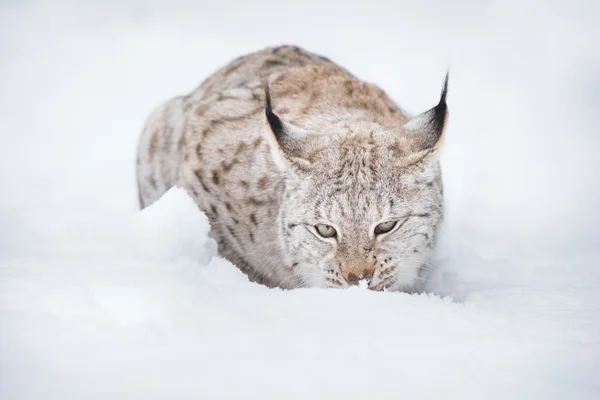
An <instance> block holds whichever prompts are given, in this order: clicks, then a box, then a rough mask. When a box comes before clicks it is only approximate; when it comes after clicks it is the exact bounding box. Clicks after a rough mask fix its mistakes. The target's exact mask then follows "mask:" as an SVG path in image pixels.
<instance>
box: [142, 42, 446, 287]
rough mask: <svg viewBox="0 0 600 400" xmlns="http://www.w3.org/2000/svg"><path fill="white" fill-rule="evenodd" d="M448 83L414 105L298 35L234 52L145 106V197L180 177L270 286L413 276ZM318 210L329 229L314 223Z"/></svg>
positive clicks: (432, 188)
mask: <svg viewBox="0 0 600 400" xmlns="http://www.w3.org/2000/svg"><path fill="white" fill-rule="evenodd" d="M446 84H447V80H446ZM446 89H447V86H446V85H445V86H444V91H443V95H442V98H441V100H440V102H439V104H438V105H437V106H436V107H434V108H432V109H431V110H429V111H427V112H425V113H423V114H420V115H418V116H416V117H414V118H409V117H408V116H407V115H406V113H404V112H403V111H402V110H401V109H400V108H399V107H398V106H397V105H396V104H395V103H394V102H393V101H392V100H391V99H390V98H389V97H388V96H387V95H386V94H385V93H384V92H383V91H382V90H381V89H379V88H378V87H377V86H375V85H372V84H369V83H365V82H363V81H361V80H359V79H357V78H355V77H354V76H353V75H351V74H350V73H349V72H348V71H346V70H345V69H343V68H341V67H340V66H338V65H336V64H334V63H333V62H331V61H330V60H329V59H327V58H325V57H322V56H319V55H316V54H313V53H310V52H307V51H305V50H302V49H300V48H298V47H295V46H281V47H276V48H270V49H266V50H263V51H260V52H256V53H253V54H249V55H246V56H244V57H240V58H238V59H236V60H234V61H232V62H231V63H229V64H228V65H226V66H225V67H223V68H222V69H220V70H219V71H217V72H216V73H215V74H213V75H212V76H211V77H209V78H208V79H207V80H206V81H204V82H203V83H202V84H201V85H200V86H199V87H198V88H197V89H196V90H194V91H193V92H192V93H191V94H189V95H187V96H182V97H177V98H174V99H172V100H170V101H168V102H166V103H165V104H164V105H162V106H160V107H159V108H158V109H156V110H155V111H154V112H153V113H152V114H151V116H150V117H149V119H148V121H147V123H146V125H145V128H144V130H143V133H142V135H141V138H140V141H139V151H138V165H137V176H138V187H139V194H140V203H141V206H142V207H146V206H148V205H150V204H152V203H153V202H154V201H156V200H157V199H159V198H160V196H162V194H163V193H165V192H166V191H167V190H168V189H169V188H170V187H172V186H179V187H183V188H185V189H186V190H187V191H188V192H189V193H190V195H191V196H192V197H193V199H194V200H195V201H196V203H197V204H198V206H199V207H200V209H201V210H202V211H204V212H205V213H206V214H207V215H208V217H209V220H210V222H211V235H212V236H213V237H214V238H215V240H216V241H217V243H218V245H219V253H220V254H221V255H222V256H224V257H225V258H227V259H228V260H230V261H231V262H232V263H234V264H235V265H236V266H237V267H238V268H240V269H241V270H242V271H243V272H245V273H246V274H247V275H248V277H249V278H250V279H251V280H253V281H257V282H260V283H263V284H265V285H267V286H270V287H282V288H294V287H346V286H348V285H353V284H357V283H358V281H360V280H365V281H366V282H367V283H368V285H369V287H370V288H371V289H374V290H381V289H384V288H387V289H389V290H405V291H410V290H415V289H417V290H418V289H419V287H420V282H422V280H423V277H422V275H421V273H422V272H423V271H424V270H427V269H428V268H429V267H428V266H429V265H430V263H429V261H430V258H431V255H432V252H433V251H434V248H435V244H436V238H437V233H438V230H439V227H440V224H441V222H442V218H443V195H442V180H441V172H440V167H439V162H438V148H439V145H440V143H441V137H442V133H443V130H444V126H445V123H446V118H447V107H446V101H445V99H446ZM390 220H394V221H397V223H396V226H395V228H394V229H393V230H392V231H391V232H389V233H385V234H382V235H376V234H375V231H374V229H375V226H377V224H378V223H380V222H382V221H390ZM318 224H327V225H330V226H332V227H334V228H335V229H336V231H337V236H335V237H333V238H323V237H320V236H319V234H318V233H317V231H316V230H315V226H316V225H318Z"/></svg>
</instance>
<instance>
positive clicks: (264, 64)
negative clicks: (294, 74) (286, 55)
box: [263, 60, 285, 68]
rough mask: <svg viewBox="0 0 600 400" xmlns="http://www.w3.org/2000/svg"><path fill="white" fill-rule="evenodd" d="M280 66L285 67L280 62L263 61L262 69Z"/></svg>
mask: <svg viewBox="0 0 600 400" xmlns="http://www.w3.org/2000/svg"><path fill="white" fill-rule="evenodd" d="M280 65H285V63H284V62H283V61H281V60H265V62H264V63H263V68H270V67H277V66H280Z"/></svg>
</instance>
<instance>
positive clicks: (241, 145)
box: [235, 142, 246, 156]
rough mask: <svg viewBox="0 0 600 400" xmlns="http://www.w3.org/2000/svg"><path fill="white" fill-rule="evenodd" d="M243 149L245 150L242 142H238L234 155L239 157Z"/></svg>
mask: <svg viewBox="0 0 600 400" xmlns="http://www.w3.org/2000/svg"><path fill="white" fill-rule="evenodd" d="M245 148H246V143H244V142H240V143H239V144H238V146H237V149H235V155H236V156H238V155H240V153H241V152H242V151H244V149H245Z"/></svg>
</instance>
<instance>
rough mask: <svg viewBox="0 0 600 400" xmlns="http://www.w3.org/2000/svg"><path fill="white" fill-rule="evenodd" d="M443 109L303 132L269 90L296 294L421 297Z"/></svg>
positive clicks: (436, 202)
mask: <svg viewBox="0 0 600 400" xmlns="http://www.w3.org/2000/svg"><path fill="white" fill-rule="evenodd" d="M447 85H448V76H447V75H446V80H445V82H444V87H443V91H442V95H441V98H440V101H439V103H438V105H437V106H435V107H434V108H432V109H431V110H429V111H427V112H425V113H423V114H420V115H418V116H416V117H414V118H412V119H411V120H409V121H408V122H407V123H406V124H404V125H403V126H397V127H391V128H390V127H382V126H381V125H378V124H375V123H373V122H356V123H352V124H344V125H340V126H333V127H332V126H324V127H323V131H322V132H306V131H304V130H303V129H301V128H299V127H296V126H293V125H292V124H290V123H288V122H286V121H284V120H282V119H280V118H279V117H278V116H277V115H276V114H275V113H274V112H273V110H272V108H271V99H270V95H269V90H268V86H266V91H265V92H266V93H265V94H266V121H267V122H266V124H267V126H268V132H269V135H268V136H269V142H270V145H271V153H272V155H273V158H274V161H275V163H276V164H277V165H278V167H279V168H281V170H282V172H283V176H284V177H285V178H284V179H285V189H284V198H283V201H282V205H281V208H280V213H279V218H278V225H279V226H278V227H277V229H278V231H279V237H280V240H281V247H282V252H283V254H284V256H285V258H286V262H287V264H288V266H289V268H291V269H292V270H293V273H294V275H295V276H296V277H297V280H298V282H299V284H300V285H301V286H307V287H347V286H350V285H356V284H358V283H359V282H360V281H363V280H364V281H365V282H367V284H368V287H369V288H370V289H373V290H383V289H386V290H404V291H412V290H419V288H420V286H421V284H422V282H423V280H424V278H423V275H424V274H423V273H424V272H426V271H427V269H429V268H430V267H429V266H430V265H431V264H430V261H429V260H430V258H431V255H432V252H433V249H434V246H435V243H436V236H437V232H438V229H439V227H440V224H441V222H442V217H443V196H442V180H441V172H440V167H439V161H438V148H439V146H440V144H441V141H442V134H443V132H444V126H445V124H446V119H447V105H446V92H447Z"/></svg>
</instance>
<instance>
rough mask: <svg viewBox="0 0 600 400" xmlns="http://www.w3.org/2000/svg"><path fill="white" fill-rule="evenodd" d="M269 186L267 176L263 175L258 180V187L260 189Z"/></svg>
mask: <svg viewBox="0 0 600 400" xmlns="http://www.w3.org/2000/svg"><path fill="white" fill-rule="evenodd" d="M266 186H267V177H266V176H263V177H262V178H260V179H259V180H258V182H256V187H257V188H259V189H264V188H265V187H266Z"/></svg>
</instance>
